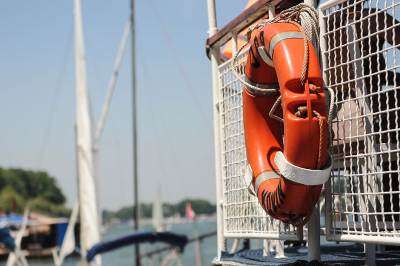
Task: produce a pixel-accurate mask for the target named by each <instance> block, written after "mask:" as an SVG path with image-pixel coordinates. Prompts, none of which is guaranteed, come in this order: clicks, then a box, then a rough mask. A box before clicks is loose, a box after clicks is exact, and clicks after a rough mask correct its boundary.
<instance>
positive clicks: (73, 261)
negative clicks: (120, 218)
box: [29, 221, 217, 266]
mask: <svg viewBox="0 0 400 266" xmlns="http://www.w3.org/2000/svg"><path fill="white" fill-rule="evenodd" d="M195 228H196V229H197V231H198V232H199V234H202V233H207V232H210V231H215V230H216V228H217V226H216V223H215V222H214V221H202V222H198V223H197V224H196V225H194V224H192V223H181V224H174V225H172V226H171V227H170V228H168V230H169V231H172V232H175V233H178V234H185V235H187V236H188V237H189V238H191V237H193V236H194V232H195ZM143 229H144V230H150V227H148V226H145V227H144V228H143ZM131 232H132V226H130V225H128V224H119V225H111V226H110V227H109V228H107V230H106V231H105V233H104V236H103V239H104V240H108V239H113V238H115V237H118V236H123V235H126V234H128V233H131ZM158 247H162V244H158V245H157V246H156V245H150V244H144V245H141V253H143V252H148V251H151V250H153V249H155V248H158ZM216 252H217V238H216V236H213V237H210V238H207V239H205V240H203V241H202V243H201V256H202V262H203V265H210V264H211V263H210V262H211V261H212V260H213V259H214V257H215V256H216ZM164 255H165V253H164ZM102 258H103V265H104V266H108V265H113V266H114V265H115V266H128V265H129V266H132V265H133V264H134V247H133V246H128V247H125V248H122V249H119V250H116V251H112V252H109V253H105V254H104V255H103V256H102ZM181 261H182V265H195V255H194V245H193V243H190V244H188V245H187V246H186V248H185V251H184V253H183V255H182V257H181ZM153 262H154V265H160V263H159V262H160V257H154V258H153ZM29 263H30V265H32V266H50V265H53V262H52V260H51V259H46V260H30V261H29ZM64 265H65V266H76V265H78V258H67V260H66V262H65V263H64ZM143 265H153V264H152V263H151V261H150V260H148V259H147V260H144V261H143Z"/></svg>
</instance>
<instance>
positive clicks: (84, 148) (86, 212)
mask: <svg viewBox="0 0 400 266" xmlns="http://www.w3.org/2000/svg"><path fill="white" fill-rule="evenodd" d="M74 21H75V31H74V32H75V89H76V125H77V146H78V152H77V153H78V177H79V182H78V185H79V205H80V222H81V225H80V242H81V252H82V258H84V257H85V256H86V253H87V251H88V249H90V248H91V247H92V246H93V245H94V244H96V243H98V242H99V240H100V231H99V217H98V210H97V201H96V189H95V181H94V175H93V173H94V169H93V154H92V151H93V150H92V144H93V143H92V123H91V118H90V114H89V97H88V92H87V87H86V64H85V60H86V58H85V47H84V39H83V30H82V14H81V1H80V0H74ZM100 263H101V261H100V257H98V258H97V259H96V261H95V264H96V265H100Z"/></svg>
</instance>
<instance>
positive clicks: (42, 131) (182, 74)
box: [0, 0, 246, 209]
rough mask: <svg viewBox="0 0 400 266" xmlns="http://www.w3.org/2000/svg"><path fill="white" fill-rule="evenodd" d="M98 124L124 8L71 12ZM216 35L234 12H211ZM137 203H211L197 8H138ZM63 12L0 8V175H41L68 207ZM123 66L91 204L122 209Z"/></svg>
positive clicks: (125, 173) (128, 155)
mask: <svg viewBox="0 0 400 266" xmlns="http://www.w3.org/2000/svg"><path fill="white" fill-rule="evenodd" d="M82 2H83V20H84V32H85V39H86V40H85V41H86V53H87V68H88V87H89V91H90V97H91V101H92V110H93V114H94V117H95V118H98V116H99V113H100V109H101V105H102V102H103V99H104V96H105V90H106V85H107V82H108V79H109V78H110V74H111V70H112V66H113V61H114V57H115V53H116V49H117V46H118V43H119V40H120V37H121V34H122V30H123V27H124V24H125V22H126V21H127V19H128V16H129V1H128V0H123V1H122V0H119V1H106V0H82ZM217 2H218V14H219V17H218V19H219V21H218V22H219V26H221V25H223V24H225V23H226V22H227V21H229V20H230V19H231V18H232V17H234V16H235V15H237V14H238V13H239V12H240V11H241V10H242V8H243V7H244V6H245V4H246V3H245V2H246V1H244V0H240V1H232V0H221V1H218V0H217ZM136 21H137V56H138V58H137V76H138V103H139V106H138V108H139V120H138V123H139V157H140V158H139V174H140V200H142V201H152V199H153V198H154V196H155V193H156V192H157V186H160V187H161V192H162V198H163V199H164V200H166V201H172V202H174V201H178V200H181V199H183V198H185V197H202V198H207V199H209V200H212V201H214V200H215V180H214V162H213V160H214V155H213V136H212V98H211V97H212V94H211V75H210V64H209V61H208V59H207V57H206V55H205V49H204V44H205V39H206V36H207V28H208V23H207V5H206V0H191V1H161V0H143V1H137V13H136ZM72 28H73V24H72V0H68V1H51V0H38V1H22V0H5V1H1V3H0V36H1V37H0V106H1V112H0V121H1V126H0V130H1V138H0V147H1V152H0V165H1V166H2V167H24V168H28V169H34V170H37V169H42V170H46V171H48V172H49V173H50V174H51V175H53V176H55V177H56V178H57V179H58V182H59V184H60V185H61V187H62V188H63V190H64V192H65V194H66V195H67V198H68V203H69V204H70V205H71V204H72V202H74V201H75V200H76V195H77V193H76V190H77V185H76V169H75V148H74V132H73V124H74V113H75V100H74V74H73V73H74V72H73V32H72ZM130 71H131V69H130V54H129V52H128V53H127V54H126V55H125V58H124V64H123V67H122V71H121V74H120V77H119V80H118V85H117V90H116V93H115V97H114V99H113V103H112V106H111V112H110V116H109V119H108V123H107V125H106V129H105V132H104V136H103V139H102V143H101V154H100V180H99V186H100V194H99V197H100V203H101V207H102V208H108V209H116V208H118V207H121V206H123V205H129V204H132V198H133V192H132V191H133V185H132V167H131V160H132V141H131V105H130V103H131V102H130V101H131V96H130V95H131V94H130V88H131V84H130Z"/></svg>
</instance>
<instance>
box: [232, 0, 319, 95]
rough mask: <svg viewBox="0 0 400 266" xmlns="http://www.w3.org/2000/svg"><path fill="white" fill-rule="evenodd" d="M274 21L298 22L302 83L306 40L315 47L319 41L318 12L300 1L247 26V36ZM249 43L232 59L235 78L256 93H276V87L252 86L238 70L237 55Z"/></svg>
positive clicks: (306, 47)
mask: <svg viewBox="0 0 400 266" xmlns="http://www.w3.org/2000/svg"><path fill="white" fill-rule="evenodd" d="M276 22H292V23H296V24H299V26H300V29H301V31H302V32H303V33H304V36H305V39H304V48H305V52H304V62H303V67H302V75H301V82H302V84H304V82H305V79H306V78H307V72H308V42H307V41H310V42H311V43H313V44H314V46H315V47H318V45H319V42H318V38H319V25H318V12H317V10H315V8H313V7H311V6H309V5H307V4H304V3H301V4H298V5H296V6H294V7H291V8H288V9H286V10H284V11H282V12H281V13H280V14H279V15H278V16H276V17H275V18H273V19H263V20H262V21H260V22H259V23H257V24H256V25H253V26H251V27H250V28H249V31H248V33H247V35H248V36H250V35H251V32H252V31H253V30H254V29H260V28H263V27H265V26H266V25H267V24H271V23H276ZM249 43H250V38H249V40H248V41H247V43H245V44H244V45H243V46H242V47H240V49H239V51H238V52H237V53H236V55H235V57H234V58H233V60H232V64H231V66H232V69H233V73H234V75H235V76H236V78H237V79H238V80H239V81H240V82H241V83H242V84H243V85H244V86H246V87H247V88H249V89H251V90H253V91H256V92H257V93H260V94H263V95H265V94H276V93H277V90H276V89H265V88H260V87H258V86H254V85H252V84H250V83H249V82H247V81H246V80H244V79H243V77H242V75H243V74H244V73H241V72H240V71H239V68H240V67H239V66H238V65H237V64H236V61H237V58H238V55H239V54H241V52H242V51H243V49H244V48H245V47H248V45H249Z"/></svg>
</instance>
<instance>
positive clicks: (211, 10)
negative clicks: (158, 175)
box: [207, 0, 226, 258]
mask: <svg viewBox="0 0 400 266" xmlns="http://www.w3.org/2000/svg"><path fill="white" fill-rule="evenodd" d="M207 7H208V28H209V30H208V35H209V36H210V37H211V36H213V35H214V34H215V33H216V32H217V16H216V6H215V0H207ZM218 49H219V47H218V46H217V47H214V49H212V50H211V77H212V90H213V117H214V154H215V172H216V194H217V195H216V200H217V202H216V203H217V204H216V208H217V230H218V234H217V257H218V258H220V256H221V253H222V251H225V249H226V248H225V240H224V232H223V205H222V204H223V202H222V199H223V195H222V175H221V173H222V172H221V171H222V169H221V152H220V151H221V146H220V145H221V140H220V129H219V128H220V122H219V109H218V103H219V96H218V94H219V93H218V90H219V77H218V58H219V51H218Z"/></svg>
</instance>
